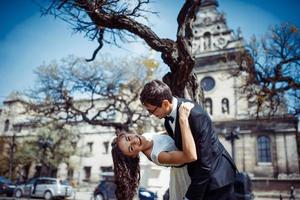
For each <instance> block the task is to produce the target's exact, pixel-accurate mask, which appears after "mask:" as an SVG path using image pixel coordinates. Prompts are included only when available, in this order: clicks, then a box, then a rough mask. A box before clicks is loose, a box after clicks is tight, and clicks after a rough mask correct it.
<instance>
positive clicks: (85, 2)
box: [40, 0, 215, 101]
mask: <svg viewBox="0 0 300 200" xmlns="http://www.w3.org/2000/svg"><path fill="white" fill-rule="evenodd" d="M201 2H202V1H201V0H186V1H185V2H184V3H183V6H182V8H181V10H180V12H179V13H178V16H177V22H178V29H177V38H176V41H173V40H171V39H168V38H160V37H158V36H157V35H156V34H155V33H154V32H153V31H152V30H151V28H150V27H149V26H147V25H146V24H143V23H141V22H142V21H143V22H145V21H147V15H148V14H156V12H155V11H151V10H150V9H149V5H150V3H152V1H151V0H130V1H127V0H126V1H124V0H105V1H104V0H49V3H48V4H47V3H45V1H43V2H41V3H40V5H41V7H42V8H43V9H42V12H43V14H51V15H54V16H55V17H58V18H61V19H62V20H64V21H66V22H67V23H69V24H70V25H71V26H72V27H73V29H74V30H75V31H76V32H84V33H85V35H86V36H87V37H89V38H90V39H92V40H97V41H98V43H99V46H98V48H97V49H96V50H95V51H94V54H93V56H92V58H91V59H89V61H90V60H94V59H95V57H96V55H97V53H98V52H99V50H100V49H101V48H102V47H103V45H104V44H115V45H117V46H118V45H119V43H120V42H127V41H129V40H131V39H135V38H136V37H139V38H141V39H142V40H144V41H145V42H146V44H147V45H149V47H151V48H152V49H154V50H155V51H158V52H160V53H161V57H162V60H163V61H164V63H166V64H167V65H168V66H169V68H170V73H168V74H166V75H165V76H164V78H163V80H164V82H166V83H167V84H168V85H169V86H170V88H171V90H172V92H173V94H174V95H176V96H179V97H183V96H185V97H187V98H191V99H194V100H196V101H199V94H200V93H199V87H198V84H197V79H196V76H195V74H192V73H191V72H192V70H193V67H194V64H195V61H194V58H193V56H192V54H191V49H192V46H191V45H192V43H191V40H192V36H193V34H192V26H191V25H192V22H193V20H194V19H195V16H196V13H197V12H198V11H199V9H198V8H199V6H200V4H201ZM211 2H212V3H215V2H214V1H210V3H211Z"/></svg>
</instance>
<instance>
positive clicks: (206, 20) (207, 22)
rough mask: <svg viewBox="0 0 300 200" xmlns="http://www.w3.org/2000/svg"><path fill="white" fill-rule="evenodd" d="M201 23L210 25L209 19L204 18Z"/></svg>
mask: <svg viewBox="0 0 300 200" xmlns="http://www.w3.org/2000/svg"><path fill="white" fill-rule="evenodd" d="M203 22H204V24H210V22H211V19H210V18H209V17H205V18H204V19H203Z"/></svg>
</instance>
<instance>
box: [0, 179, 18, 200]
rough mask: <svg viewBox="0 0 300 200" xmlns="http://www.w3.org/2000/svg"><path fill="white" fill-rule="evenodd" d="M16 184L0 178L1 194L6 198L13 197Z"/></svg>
mask: <svg viewBox="0 0 300 200" xmlns="http://www.w3.org/2000/svg"><path fill="white" fill-rule="evenodd" d="M15 187H16V186H15V184H14V183H12V182H11V181H10V180H8V179H7V178H5V177H3V176H0V194H5V195H6V196H9V197H11V196H13V194H14V189H15Z"/></svg>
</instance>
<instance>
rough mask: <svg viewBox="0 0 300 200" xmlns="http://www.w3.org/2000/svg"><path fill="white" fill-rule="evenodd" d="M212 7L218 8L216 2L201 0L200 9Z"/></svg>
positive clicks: (214, 0) (215, 0) (213, 0)
mask: <svg viewBox="0 0 300 200" xmlns="http://www.w3.org/2000/svg"><path fill="white" fill-rule="evenodd" d="M212 5H214V6H216V7H218V6H219V3H218V1H217V0H203V1H202V3H201V7H207V6H212Z"/></svg>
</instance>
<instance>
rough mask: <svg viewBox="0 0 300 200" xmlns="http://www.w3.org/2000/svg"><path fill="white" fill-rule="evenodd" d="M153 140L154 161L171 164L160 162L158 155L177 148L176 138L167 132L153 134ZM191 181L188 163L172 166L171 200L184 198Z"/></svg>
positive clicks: (152, 154) (152, 156)
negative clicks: (181, 165)
mask: <svg viewBox="0 0 300 200" xmlns="http://www.w3.org/2000/svg"><path fill="white" fill-rule="evenodd" d="M145 137H146V136H145ZM148 137H149V136H148ZM152 140H153V148H152V152H151V155H150V157H151V160H152V162H154V163H155V164H157V165H160V166H171V165H169V164H162V163H159V161H158V155H159V153H160V152H162V151H174V150H177V147H176V146H175V142H174V140H173V139H172V138H171V137H170V136H168V135H166V134H156V135H152ZM190 183H191V179H190V176H189V174H188V172H187V166H186V165H185V166H183V167H174V165H173V166H171V169H170V183H169V194H170V200H182V199H183V197H184V196H185V193H186V191H187V189H188V187H189V185H190Z"/></svg>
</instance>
